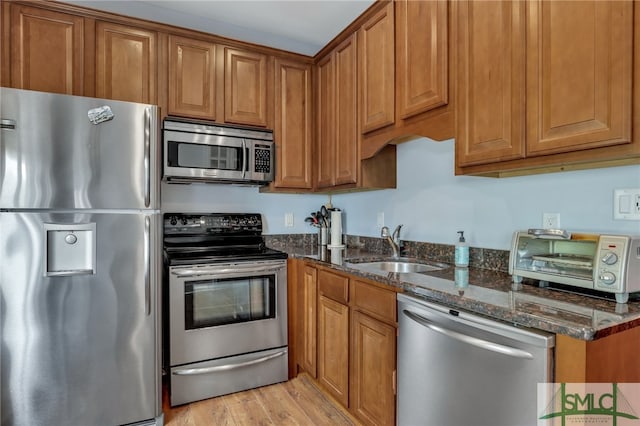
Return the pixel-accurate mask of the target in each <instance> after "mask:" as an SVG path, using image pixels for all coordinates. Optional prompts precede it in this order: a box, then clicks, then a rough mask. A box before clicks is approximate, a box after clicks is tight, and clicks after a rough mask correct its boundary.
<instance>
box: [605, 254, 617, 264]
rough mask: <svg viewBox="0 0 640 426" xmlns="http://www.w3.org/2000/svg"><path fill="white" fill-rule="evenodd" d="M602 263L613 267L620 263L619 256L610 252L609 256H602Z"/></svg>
mask: <svg viewBox="0 0 640 426" xmlns="http://www.w3.org/2000/svg"><path fill="white" fill-rule="evenodd" d="M602 261H603V262H604V263H606V264H607V265H613V264H614V263H616V262H617V261H618V255H617V254H615V253H614V252H612V251H610V252H608V253H607V254H605V255H604V256H602Z"/></svg>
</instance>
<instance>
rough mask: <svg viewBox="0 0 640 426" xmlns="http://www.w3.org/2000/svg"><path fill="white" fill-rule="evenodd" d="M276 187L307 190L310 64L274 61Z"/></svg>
mask: <svg viewBox="0 0 640 426" xmlns="http://www.w3.org/2000/svg"><path fill="white" fill-rule="evenodd" d="M275 70H276V71H275V76H276V77H275V127H274V132H275V135H274V140H275V143H276V167H277V170H276V179H275V183H274V186H275V187H276V188H301V189H311V188H312V186H313V182H312V175H311V172H312V164H311V161H312V160H311V159H312V155H311V154H312V149H313V145H312V144H313V138H312V134H313V133H312V131H313V123H312V101H311V90H312V84H311V65H310V64H305V63H300V62H297V61H292V60H287V59H279V58H277V59H276V60H275Z"/></svg>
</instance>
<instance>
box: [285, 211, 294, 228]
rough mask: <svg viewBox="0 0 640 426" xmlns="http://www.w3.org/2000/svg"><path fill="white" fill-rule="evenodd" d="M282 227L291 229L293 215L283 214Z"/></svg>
mask: <svg viewBox="0 0 640 426" xmlns="http://www.w3.org/2000/svg"><path fill="white" fill-rule="evenodd" d="M284 226H285V227H286V228H293V213H285V214H284Z"/></svg>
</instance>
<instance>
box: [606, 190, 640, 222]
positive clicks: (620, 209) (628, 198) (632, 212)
mask: <svg viewBox="0 0 640 426" xmlns="http://www.w3.org/2000/svg"><path fill="white" fill-rule="evenodd" d="M613 218H614V219H618V220H640V188H636V189H616V190H615V191H613Z"/></svg>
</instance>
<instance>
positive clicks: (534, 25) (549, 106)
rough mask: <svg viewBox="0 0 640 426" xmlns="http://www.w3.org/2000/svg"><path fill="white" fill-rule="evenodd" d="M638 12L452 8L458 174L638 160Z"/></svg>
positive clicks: (581, 6)
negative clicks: (635, 134) (635, 127)
mask: <svg viewBox="0 0 640 426" xmlns="http://www.w3.org/2000/svg"><path fill="white" fill-rule="evenodd" d="M639 7H640V6H639V4H638V3H637V2H630V1H607V2H602V1H580V2H574V1H553V2H548V1H543V0H529V1H526V2H475V1H456V2H452V9H453V13H452V15H453V16H454V22H455V28H454V34H455V35H456V39H457V40H458V45H457V49H458V55H457V67H458V72H457V77H456V84H457V100H456V108H457V126H456V133H457V135H456V173H457V174H477V175H486V176H509V175H517V174H528V173H537V172H549V171H561V170H572V169H580V168H588V167H598V166H607V165H616V164H627V163H629V162H633V161H635V162H637V161H638V158H640V138H637V137H636V138H635V139H633V137H632V127H633V120H634V116H633V114H635V120H636V121H637V122H640V121H638V120H639V119H638V117H640V112H639V111H638V110H637V108H636V107H637V105H638V104H639V103H638V101H637V99H633V93H634V90H636V89H637V87H636V88H635V89H634V86H637V84H636V83H637V82H638V81H640V70H639V69H638V68H639V67H640V65H639V63H638V61H637V60H636V63H635V65H634V63H633V61H634V58H636V57H637V54H638V52H640V46H639V44H640V42H639V39H640V36H639V34H640V30H639V29H638V28H640V26H639V25H640V12H639V10H638V8H639ZM495 28H500V29H501V30H500V31H494V29H495ZM636 91H637V90H636ZM634 158H635V160H634Z"/></svg>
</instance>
